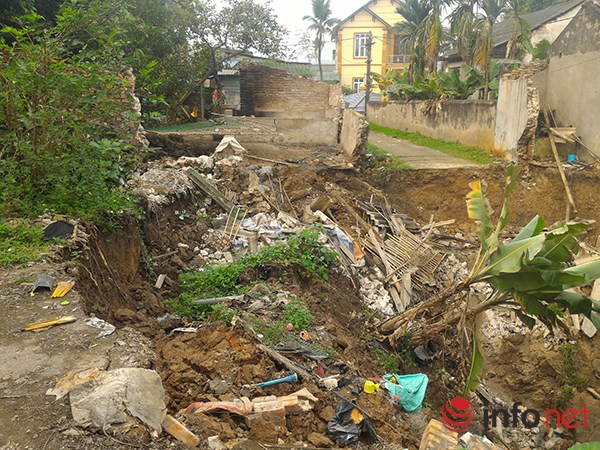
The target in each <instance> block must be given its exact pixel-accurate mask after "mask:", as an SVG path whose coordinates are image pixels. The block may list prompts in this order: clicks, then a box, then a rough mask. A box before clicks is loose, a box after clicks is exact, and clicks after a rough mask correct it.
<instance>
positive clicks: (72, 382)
mask: <svg viewBox="0 0 600 450" xmlns="http://www.w3.org/2000/svg"><path fill="white" fill-rule="evenodd" d="M102 373H103V371H101V370H100V369H96V368H93V369H83V370H74V371H72V372H69V373H68V374H67V375H65V376H64V377H63V378H62V379H60V380H59V381H58V382H57V383H56V386H54V387H53V388H50V389H48V390H47V391H46V395H55V396H56V400H59V399H61V398H63V397H64V396H65V395H67V394H68V393H69V392H71V391H72V390H73V389H75V388H76V387H77V386H81V385H82V384H85V383H87V382H88V381H91V380H94V379H95V378H98V377H99V376H100V375H101V374H102Z"/></svg>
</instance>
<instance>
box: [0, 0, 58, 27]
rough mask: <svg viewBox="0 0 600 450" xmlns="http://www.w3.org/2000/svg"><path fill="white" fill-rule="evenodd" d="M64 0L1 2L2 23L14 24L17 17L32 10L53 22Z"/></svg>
mask: <svg viewBox="0 0 600 450" xmlns="http://www.w3.org/2000/svg"><path fill="white" fill-rule="evenodd" d="M62 3H63V0H17V1H13V2H11V1H8V2H7V1H5V2H2V3H0V24H2V25H14V24H15V23H16V22H15V20H16V18H17V17H19V16H21V15H23V14H25V13H28V12H30V11H32V10H33V9H35V11H36V12H37V13H38V14H40V16H42V17H43V18H44V19H45V20H46V21H47V22H48V23H53V22H54V18H55V17H56V14H57V13H58V10H59V9H60V5H61V4H62Z"/></svg>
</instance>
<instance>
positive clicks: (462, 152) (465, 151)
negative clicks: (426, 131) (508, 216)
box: [369, 123, 495, 164]
mask: <svg viewBox="0 0 600 450" xmlns="http://www.w3.org/2000/svg"><path fill="white" fill-rule="evenodd" d="M369 128H370V130H371V131H373V132H376V133H383V134H385V135H387V136H391V137H396V138H399V139H404V140H405V141H410V142H412V143H414V144H417V145H421V146H423V147H429V148H432V149H434V150H438V151H440V152H442V153H446V154H447V155H450V156H455V157H457V158H462V159H466V160H468V161H473V162H476V163H478V164H491V163H493V162H494V161H495V159H494V157H493V156H492V155H490V154H488V153H486V152H485V151H483V150H481V149H480V148H477V147H469V146H466V145H463V144H459V143H458V142H448V141H442V140H440V139H433V138H430V137H427V136H423V135H422V134H418V133H411V132H409V131H401V130H395V129H393V128H387V127H382V126H380V125H375V124H373V123H372V124H371V125H370V127H369Z"/></svg>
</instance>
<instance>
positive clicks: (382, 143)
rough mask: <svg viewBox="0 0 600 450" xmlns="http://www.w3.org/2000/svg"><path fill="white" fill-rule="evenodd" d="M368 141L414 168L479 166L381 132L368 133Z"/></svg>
mask: <svg viewBox="0 0 600 450" xmlns="http://www.w3.org/2000/svg"><path fill="white" fill-rule="evenodd" d="M369 143H370V144H373V145H376V146H377V147H379V148H381V149H382V150H385V151H386V152H388V153H391V154H392V155H394V156H397V157H399V158H400V159H401V160H402V161H404V162H405V163H407V164H408V165H410V166H411V167H413V168H415V169H453V168H457V167H479V164H477V163H474V162H473V161H469V160H466V159H461V158H455V157H454V156H450V155H447V154H446V153H442V152H440V151H437V150H434V149H432V148H429V147H422V146H420V145H416V144H413V143H412V142H409V141H405V140H402V139H398V138H394V137H391V136H387V135H385V134H383V133H375V132H373V131H371V132H370V133H369Z"/></svg>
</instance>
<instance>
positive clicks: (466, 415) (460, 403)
mask: <svg viewBox="0 0 600 450" xmlns="http://www.w3.org/2000/svg"><path fill="white" fill-rule="evenodd" d="M474 418H475V410H474V409H473V406H471V403H469V400H467V399H464V398H462V397H454V398H453V399H450V400H448V401H447V402H446V403H445V404H444V406H443V407H442V419H443V424H444V426H445V427H446V428H447V429H448V430H450V431H453V432H454V433H458V434H460V433H464V432H465V431H467V429H468V428H469V425H470V424H471V422H473V419H474Z"/></svg>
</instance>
